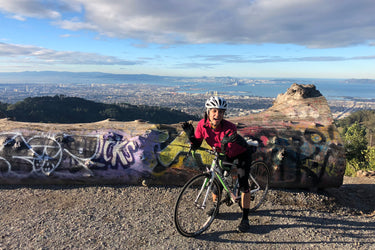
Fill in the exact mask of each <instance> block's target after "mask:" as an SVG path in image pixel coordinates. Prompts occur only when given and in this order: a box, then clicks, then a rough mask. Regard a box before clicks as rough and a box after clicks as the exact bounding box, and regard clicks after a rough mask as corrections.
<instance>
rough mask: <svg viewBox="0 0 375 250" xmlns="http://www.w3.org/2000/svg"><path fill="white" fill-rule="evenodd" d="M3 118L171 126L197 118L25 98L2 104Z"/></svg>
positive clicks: (128, 106) (128, 107) (84, 102)
mask: <svg viewBox="0 0 375 250" xmlns="http://www.w3.org/2000/svg"><path fill="white" fill-rule="evenodd" d="M0 117H10V118H12V119H13V120H16V121H22V122H43V123H87V122H97V121H102V120H105V119H114V120H117V121H134V120H139V119H141V120H146V121H149V122H151V123H165V124H172V123H178V122H181V121H186V120H195V119H197V117H195V116H192V115H189V114H186V113H183V112H180V111H176V110H171V109H168V108H161V107H150V106H139V105H138V106H137V105H131V104H126V103H123V104H118V105H117V104H105V103H98V102H94V101H89V100H85V99H82V98H78V97H68V96H64V95H56V96H54V97H50V96H44V97H33V98H31V97H30V98H26V99H24V100H23V101H20V102H17V103H15V104H10V105H8V104H4V103H1V104H0Z"/></svg>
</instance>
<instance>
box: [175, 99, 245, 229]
mask: <svg viewBox="0 0 375 250" xmlns="http://www.w3.org/2000/svg"><path fill="white" fill-rule="evenodd" d="M227 106H228V104H227V101H226V100H225V99H224V98H222V97H217V96H212V97H210V98H209V99H208V100H207V101H206V103H205V108H206V110H205V114H204V118H203V119H202V120H200V121H199V122H198V125H197V128H196V130H195V132H194V127H193V125H191V123H188V122H184V123H183V124H182V128H183V130H184V131H185V133H186V134H187V136H188V138H189V140H190V142H191V144H192V148H193V149H196V148H198V147H200V145H201V144H202V142H203V140H206V142H207V144H208V145H210V146H211V147H215V148H216V150H217V151H219V152H220V153H221V155H224V159H225V161H229V162H233V161H234V160H235V159H238V180H239V184H240V191H241V205H242V208H243V210H242V211H243V212H242V219H241V222H240V224H239V226H238V230H239V231H240V232H246V231H247V230H248V229H249V227H250V225H249V219H248V217H249V211H250V199H251V194H250V187H249V183H248V178H249V171H250V164H251V150H250V148H249V147H248V146H247V143H246V141H245V140H244V139H243V138H242V137H241V136H240V135H238V134H237V127H236V125H235V124H233V123H232V122H230V121H228V120H226V119H224V114H225V111H226V110H227ZM213 198H214V200H216V195H215V192H214V194H213ZM209 212H211V214H212V213H213V211H209Z"/></svg>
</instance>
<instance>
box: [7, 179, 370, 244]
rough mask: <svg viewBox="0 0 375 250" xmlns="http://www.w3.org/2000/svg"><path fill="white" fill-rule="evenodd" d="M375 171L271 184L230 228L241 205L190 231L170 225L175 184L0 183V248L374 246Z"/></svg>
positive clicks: (221, 212) (236, 217)
mask: <svg viewBox="0 0 375 250" xmlns="http://www.w3.org/2000/svg"><path fill="white" fill-rule="evenodd" d="M374 188H375V178H360V179H356V178H346V179H345V181H344V185H343V186H342V187H340V188H338V189H327V190H324V191H323V192H318V193H312V192H307V191H301V190H280V189H279V190H271V191H270V194H269V196H268V200H267V202H266V203H265V204H264V205H263V206H262V207H260V208H259V210H258V211H256V212H255V213H253V214H252V215H251V217H250V222H251V225H252V227H251V230H250V231H249V232H248V233H237V232H236V231H235V229H236V227H237V225H238V223H239V219H240V210H239V207H238V206H236V205H233V206H231V207H227V206H226V205H223V206H222V207H221V208H220V214H219V215H218V218H217V219H215V221H214V222H213V224H212V225H211V227H210V228H209V229H208V230H207V231H206V232H204V233H203V234H202V235H200V236H198V237H196V238H186V237H183V236H181V235H179V234H178V232H177V231H176V229H175V228H174V224H173V208H174V203H175V199H176V197H177V195H178V193H179V191H180V189H181V188H178V187H160V186H153V187H144V186H69V187H67V186H43V187H41V186H1V187H0V201H1V208H0V225H1V229H0V249H125V248H126V249H127V248H129V249H240V248H242V249H246V248H256V249H280V248H281V249H371V248H372V249H375V244H374V243H375V239H374V235H375V216H374V215H375V212H374V208H375V197H374V195H375V190H374Z"/></svg>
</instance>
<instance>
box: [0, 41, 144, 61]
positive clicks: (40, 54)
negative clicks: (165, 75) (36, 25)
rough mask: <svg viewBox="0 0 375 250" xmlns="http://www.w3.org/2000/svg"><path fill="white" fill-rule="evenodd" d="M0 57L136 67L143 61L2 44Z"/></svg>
mask: <svg viewBox="0 0 375 250" xmlns="http://www.w3.org/2000/svg"><path fill="white" fill-rule="evenodd" d="M0 57H10V58H12V60H13V61H14V60H15V59H14V58H19V60H21V61H34V62H35V63H39V64H87V65H135V64H142V63H143V62H142V61H127V60H122V59H120V58H117V57H113V56H104V55H100V54H96V53H84V52H76V51H56V50H51V49H46V48H41V47H37V46H30V45H18V44H9V43H2V42H0Z"/></svg>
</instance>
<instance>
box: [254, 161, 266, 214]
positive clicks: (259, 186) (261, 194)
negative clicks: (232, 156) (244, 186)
mask: <svg viewBox="0 0 375 250" xmlns="http://www.w3.org/2000/svg"><path fill="white" fill-rule="evenodd" d="M270 175H271V173H270V170H269V168H268V166H267V165H266V163H264V162H263V161H255V162H253V163H252V164H251V167H250V176H249V185H250V190H251V202H250V211H255V210H257V209H258V208H259V207H260V205H262V203H263V202H264V201H265V199H266V196H267V193H268V188H269V183H270V178H271V176H270Z"/></svg>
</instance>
